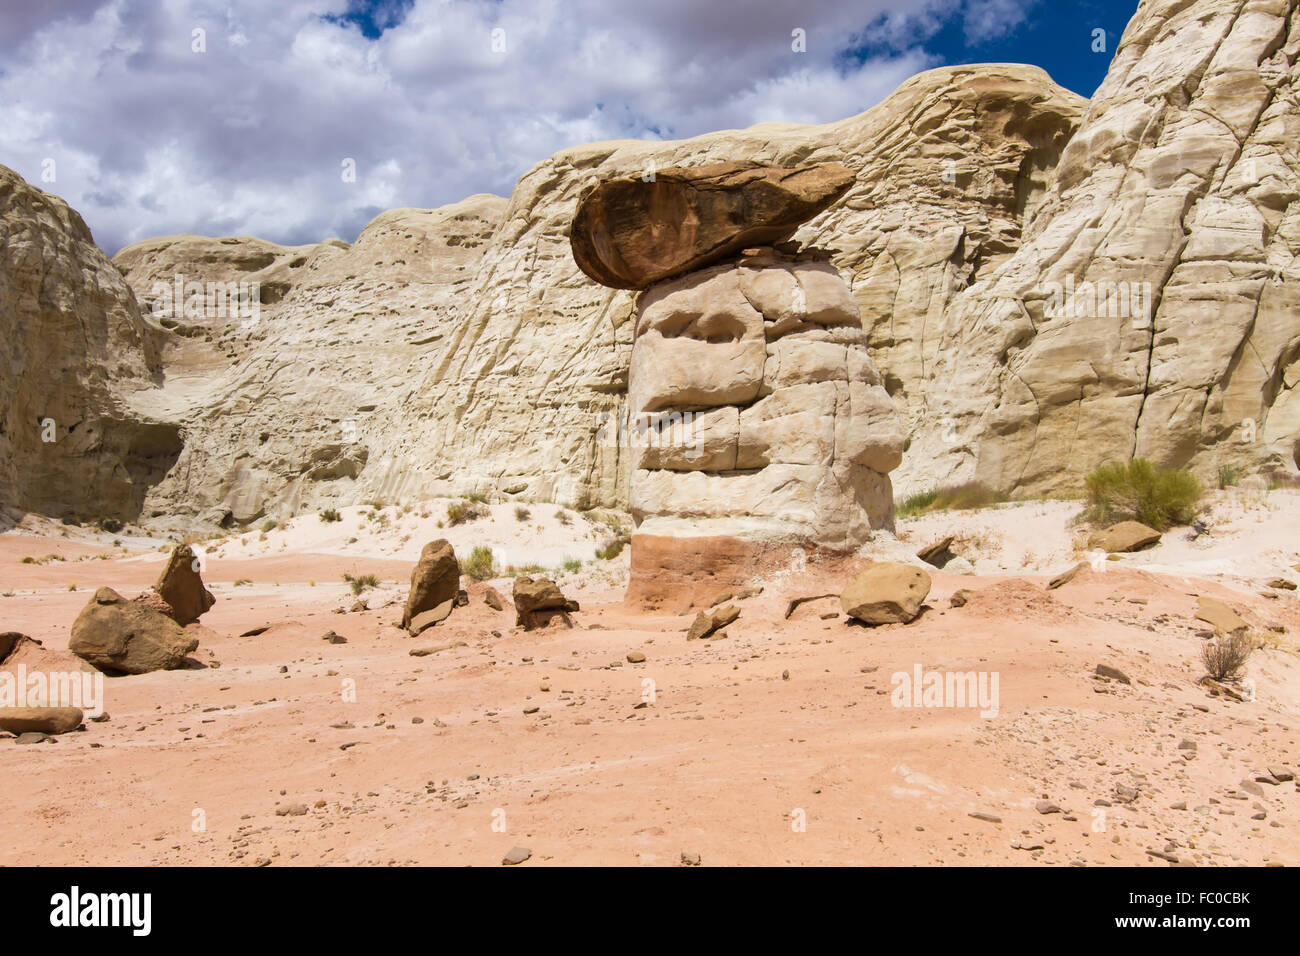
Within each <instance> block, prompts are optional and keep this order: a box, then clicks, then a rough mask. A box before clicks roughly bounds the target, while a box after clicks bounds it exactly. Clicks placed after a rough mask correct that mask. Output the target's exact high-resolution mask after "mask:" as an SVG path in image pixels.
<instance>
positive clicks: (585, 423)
mask: <svg viewBox="0 0 1300 956" xmlns="http://www.w3.org/2000/svg"><path fill="white" fill-rule="evenodd" d="M1085 105H1086V103H1085V101H1084V100H1082V99H1081V98H1079V97H1077V96H1075V95H1074V94H1072V93H1069V92H1068V91H1065V90H1063V89H1061V88H1060V87H1058V86H1056V85H1055V84H1053V83H1052V82H1051V80H1050V79H1049V78H1048V77H1047V74H1045V73H1044V72H1043V71H1042V70H1039V69H1037V68H1035V67H1028V66H1007V65H997V66H979V67H952V68H944V69H940V70H933V71H930V72H927V73H923V74H920V75H919V76H917V77H915V78H913V79H912V80H910V81H908V82H907V83H905V84H904V85H903V86H902V87H900V89H899V90H898V91H897V92H896V93H894V94H893V95H892V96H891V97H889V98H888V99H887V100H885V101H884V102H883V103H881V104H879V105H878V106H875V107H873V108H872V109H870V110H868V111H867V112H865V113H863V114H860V115H859V116H855V117H852V118H850V119H847V120H843V121H841V122H838V123H830V124H826V125H824V126H803V125H797V124H771V123H769V124H762V125H760V126H756V127H753V128H751V129H748V130H728V131H725V132H719V133H711V134H707V135H705V136H700V137H696V138H694V139H690V140H682V141H679V142H641V141H619V142H609V143H595V144H590V145H587V146H579V147H575V148H573V149H569V150H565V151H563V152H561V153H557V154H556V155H555V156H553V157H551V158H550V159H548V160H545V161H544V162H541V163H539V164H538V165H537V166H536V167H534V168H533V169H532V170H530V171H529V172H528V173H527V174H525V175H524V176H523V177H522V178H521V179H520V181H519V183H518V185H517V186H516V188H515V190H514V193H513V194H512V195H511V197H510V198H509V200H505V199H501V198H499V197H488V196H480V197H472V198H471V199H468V200H466V201H465V202H463V203H458V204H456V205H453V206H448V207H443V208H441V209H437V210H433V211H420V210H395V211H393V212H389V213H385V214H383V215H382V216H380V217H378V218H377V219H376V220H375V221H374V222H372V223H371V224H370V225H369V226H367V228H366V229H365V230H364V231H363V232H362V234H361V236H360V237H359V238H358V239H357V241H356V243H354V244H353V245H352V246H350V247H349V246H347V245H346V244H345V243H341V242H338V241H336V240H331V241H330V242H327V243H322V244H320V245H318V246H309V247H300V248H286V247H280V246H273V245H272V244H269V243H263V242H261V241H259V240H254V239H249V238H244V239H225V240H217V239H204V238H201V237H193V236H190V237H168V238H165V239H156V240H148V241H146V242H142V243H137V244H136V245H134V246H130V247H128V248H127V249H124V250H123V251H122V252H120V253H119V254H118V255H117V257H116V258H115V261H116V263H117V264H118V266H119V267H120V268H121V269H122V270H123V272H124V273H125V274H126V276H127V279H128V281H129V282H130V283H131V285H132V287H133V288H134V289H135V290H136V292H137V293H138V294H139V295H140V296H141V299H142V301H143V302H145V303H146V305H147V306H148V305H150V304H151V303H152V302H153V301H155V299H156V296H155V295H154V291H153V290H154V289H155V286H156V285H157V287H158V288H162V287H165V286H167V285H168V284H169V283H171V282H172V281H173V279H174V277H175V275H177V274H183V275H184V276H186V277H187V278H193V279H195V280H204V281H207V280H209V279H211V280H212V281H217V280H221V281H233V280H236V279H241V278H242V279H244V280H254V281H261V283H262V288H266V287H268V286H273V287H274V288H275V290H276V291H275V293H274V294H273V295H272V296H271V297H269V298H275V297H276V296H278V298H275V301H267V302H264V303H263V304H262V306H261V310H260V315H261V318H260V320H259V321H258V322H256V323H252V324H249V323H248V322H247V321H246V320H226V321H218V320H216V319H207V320H194V319H187V318H185V317H183V316H182V317H179V318H175V319H173V318H168V320H167V321H168V322H169V323H171V322H173V321H175V322H177V323H178V327H177V328H176V329H174V330H173V331H171V332H169V333H167V334H168V346H167V351H166V353H165V356H166V361H167V364H168V367H169V368H171V367H174V368H176V369H177V370H178V374H177V376H176V377H175V378H172V379H169V381H168V383H167V387H165V388H164V389H163V390H162V393H160V395H159V396H158V397H159V399H160V402H159V404H158V406H157V407H158V413H159V414H165V415H168V416H171V417H173V418H175V419H177V420H179V421H181V422H183V424H184V428H185V434H186V443H185V450H184V452H183V453H182V456H181V459H180V461H179V463H178V465H177V467H176V468H175V469H173V471H172V472H171V474H169V476H168V478H167V480H166V481H164V482H163V483H162V484H160V485H159V486H158V487H156V488H155V489H154V492H153V493H152V494H151V496H150V507H151V509H152V510H156V511H160V512H166V513H178V514H188V515H192V516H194V517H205V516H215V518H217V519H219V518H222V517H224V518H226V519H227V520H229V521H232V522H235V523H248V522H252V521H254V520H258V519H260V518H262V517H263V516H264V515H271V516H275V517H278V516H281V515H284V514H289V513H291V512H293V511H295V510H301V509H304V508H318V507H324V506H326V505H329V504H338V503H350V502H357V501H363V500H370V499H373V498H376V497H378V498H383V499H384V500H387V501H400V500H403V499H407V498H414V497H419V496H429V495H435V494H453V493H454V494H460V493H469V492H476V491H477V492H484V493H493V492H495V493H506V492H509V493H512V494H517V495H518V496H519V497H521V498H524V499H534V500H552V501H559V502H564V503H568V504H572V505H574V506H576V507H595V506H609V507H626V506H627V504H628V491H629V477H630V473H631V469H630V468H629V461H628V458H629V454H628V449H627V448H626V447H621V446H620V445H619V443H618V442H617V440H615V439H614V438H612V437H611V436H612V435H613V434H614V433H616V431H617V430H616V429H614V428H612V427H610V426H611V425H612V423H613V422H614V421H615V420H616V419H617V417H618V414H619V410H620V409H621V408H625V403H626V399H627V386H628V370H629V365H630V359H631V348H632V337H633V324H632V322H631V321H630V319H631V317H632V313H633V310H634V297H633V295H632V293H630V292H629V291H625V290H617V289H611V288H606V287H604V286H601V285H598V284H597V283H595V282H593V281H592V280H591V279H589V278H588V277H587V276H586V275H584V274H583V273H582V271H581V270H580V269H579V268H578V266H577V264H576V263H575V261H574V259H573V255H572V252H571V248H570V241H569V238H568V237H569V229H570V224H571V223H572V221H573V218H574V216H575V214H576V212H577V208H578V204H579V200H580V199H581V198H582V197H583V196H584V195H586V194H588V193H589V192H590V191H591V190H592V189H593V188H594V187H595V186H596V185H597V184H598V183H600V182H605V181H610V180H615V179H620V178H623V179H626V178H632V179H634V180H637V181H639V179H640V177H641V175H642V174H643V173H645V172H646V171H647V170H648V169H650V168H652V167H653V168H654V169H655V170H656V171H657V173H656V174H657V175H662V171H663V170H664V169H666V168H671V167H678V166H689V167H696V166H705V165H710V164H716V163H722V162H734V161H736V160H737V159H738V158H741V159H743V160H744V161H745V162H746V163H752V164H757V165H762V166H777V167H780V166H786V167H795V166H815V165H818V164H824V163H840V164H842V165H843V166H845V167H846V168H847V169H849V170H850V171H851V172H852V173H853V174H854V181H853V184H852V186H851V187H850V188H849V189H848V191H847V192H845V193H844V194H843V195H842V196H840V197H839V198H838V199H836V200H835V201H834V202H833V203H832V204H831V205H830V207H829V208H827V209H826V210H825V211H823V212H821V213H820V214H818V215H816V216H814V217H813V218H812V219H811V220H809V221H808V222H805V223H804V224H803V225H802V226H800V227H799V229H798V230H797V232H796V234H795V237H794V238H795V240H796V241H797V242H798V243H799V244H800V245H801V246H804V247H810V246H815V247H819V248H824V249H826V250H828V251H829V252H830V255H831V259H830V263H829V265H830V267H832V268H834V269H835V270H836V271H837V272H839V273H840V274H841V275H842V276H843V277H844V278H845V279H846V280H847V281H848V283H849V286H850V288H851V289H852V292H853V297H854V299H855V300H856V301H857V303H858V306H859V309H860V310H861V312H862V315H863V321H864V326H865V328H866V331H867V335H868V345H869V347H870V348H871V350H872V354H873V357H874V358H875V361H876V364H877V365H878V366H879V368H880V370H881V375H882V377H883V386H884V388H885V389H886V391H888V392H890V394H891V396H892V398H893V400H894V403H895V405H896V406H898V408H899V410H900V412H902V413H903V424H904V429H905V430H906V428H907V427H908V426H909V425H910V424H911V421H912V419H913V418H915V417H916V416H917V415H918V414H919V413H920V409H921V399H920V397H919V395H918V394H917V393H915V392H913V391H910V389H911V385H910V384H909V383H913V382H916V381H918V380H919V379H921V378H923V377H924V374H923V373H924V369H925V368H926V366H927V364H928V363H929V362H931V361H933V357H934V353H935V350H936V348H937V339H936V338H935V334H934V331H933V330H934V329H935V328H936V324H937V323H938V322H939V321H940V317H941V316H942V313H943V309H944V307H945V305H946V304H947V302H948V301H949V300H950V299H951V298H952V297H953V296H954V295H955V294H956V293H957V292H958V291H959V290H960V289H961V288H963V287H964V286H965V285H966V284H967V283H968V282H969V278H970V276H971V275H973V274H974V273H976V272H977V271H983V270H987V269H989V268H992V267H993V266H994V265H996V264H998V263H1000V262H1002V261H1003V260H1005V259H1006V258H1007V257H1008V256H1009V255H1010V254H1011V253H1012V252H1013V251H1014V249H1015V247H1016V245H1017V242H1018V239H1019V235H1020V228H1021V222H1022V218H1023V216H1024V215H1025V213H1026V212H1028V211H1031V210H1032V209H1033V208H1034V207H1035V206H1036V204H1037V203H1038V202H1039V201H1041V198H1042V194H1043V192H1044V190H1045V188H1046V183H1047V178H1048V176H1049V174H1050V170H1051V169H1052V167H1053V166H1054V165H1055V163H1056V161H1057V159H1058V157H1059V155H1060V152H1061V150H1062V149H1063V148H1064V145H1065V143H1066V141H1067V140H1068V139H1069V136H1070V134H1071V133H1072V131H1073V129H1074V128H1075V126H1076V124H1077V122H1078V119H1079V117H1080V115H1081V113H1082V112H1083V108H1084V106H1085ZM946 163H951V164H955V165H954V169H955V170H956V172H955V174H954V177H951V179H952V181H951V182H950V181H949V178H950V177H946V176H945V175H943V174H944V171H945V169H946V166H945V164H946ZM360 343H364V346H362V345H361V344H360ZM181 371H183V372H184V374H183V375H182V374H179V373H180V372H181ZM253 395H255V396H256V399H255V400H254V399H253V398H251V397H250V396H253ZM903 467H904V468H906V467H907V465H906V458H905V461H904V466H903Z"/></svg>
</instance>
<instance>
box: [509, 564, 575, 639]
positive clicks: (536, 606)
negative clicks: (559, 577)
mask: <svg viewBox="0 0 1300 956" xmlns="http://www.w3.org/2000/svg"><path fill="white" fill-rule="evenodd" d="M513 596H514V602H515V615H516V617H515V626H516V627H522V628H523V629H524V630H526V631H531V630H532V629H533V628H535V627H546V625H547V624H549V623H550V622H551V619H552V618H555V617H559V618H560V619H561V620H563V621H564V623H565V624H568V625H570V626H572V623H573V622H572V620H571V619H570V617H569V614H570V613H571V612H573V611H576V610H578V602H577V601H571V600H569V599H568V598H566V597H565V596H564V593H563V592H562V591H561V590H560V588H559V585H557V584H556V583H555V582H554V581H552V580H551V579H550V578H536V579H534V578H530V577H528V576H527V575H522V574H521V575H519V576H518V577H516V578H515V582H514V595H513Z"/></svg>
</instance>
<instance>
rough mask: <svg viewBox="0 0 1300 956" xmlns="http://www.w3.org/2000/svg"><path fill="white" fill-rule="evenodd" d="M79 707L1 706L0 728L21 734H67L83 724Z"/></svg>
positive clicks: (16, 734)
mask: <svg viewBox="0 0 1300 956" xmlns="http://www.w3.org/2000/svg"><path fill="white" fill-rule="evenodd" d="M82 719H83V714H82V713H81V708H79V707H0V730H7V731H8V732H9V733H11V734H13V735H14V736H15V737H16V736H18V735H19V734H66V733H69V732H70V731H73V730H76V729H77V728H78V727H80V726H81V721H82Z"/></svg>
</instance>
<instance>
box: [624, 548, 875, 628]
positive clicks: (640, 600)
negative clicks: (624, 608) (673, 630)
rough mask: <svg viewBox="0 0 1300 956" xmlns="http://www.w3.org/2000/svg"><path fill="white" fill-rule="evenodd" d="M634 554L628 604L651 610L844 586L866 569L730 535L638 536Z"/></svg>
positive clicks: (837, 557) (853, 559) (857, 561)
mask: <svg viewBox="0 0 1300 956" xmlns="http://www.w3.org/2000/svg"><path fill="white" fill-rule="evenodd" d="M631 548H632V563H631V576H630V578H629V580H628V587H627V595H626V597H625V598H624V602H625V603H626V604H628V605H634V606H639V607H646V608H657V607H663V608H665V609H677V608H682V609H685V608H688V607H691V606H705V605H707V604H708V603H709V602H710V601H712V600H713V599H714V598H715V597H717V596H718V594H720V593H722V592H725V591H729V590H733V589H739V588H746V587H760V586H761V587H764V588H767V589H772V588H775V589H778V590H785V589H786V587H787V586H788V587H792V588H794V589H796V590H806V589H807V588H808V587H811V586H814V585H815V584H816V583H818V582H828V583H830V584H832V585H843V584H847V583H848V582H849V581H850V580H852V579H853V577H854V575H855V574H856V572H857V571H858V570H859V569H860V568H862V567H863V566H865V564H866V563H867V560H866V559H865V558H861V557H858V556H856V555H848V554H843V553H841V552H836V551H828V550H824V549H820V548H807V547H802V546H800V545H797V544H791V543H789V542H776V541H753V540H749V539H745V538H737V537H732V536H730V535H715V536H711V537H698V538H684V537H680V538H679V537H670V536H663V535H650V534H634V535H632V544H631ZM832 589H835V590H838V587H834V588H832Z"/></svg>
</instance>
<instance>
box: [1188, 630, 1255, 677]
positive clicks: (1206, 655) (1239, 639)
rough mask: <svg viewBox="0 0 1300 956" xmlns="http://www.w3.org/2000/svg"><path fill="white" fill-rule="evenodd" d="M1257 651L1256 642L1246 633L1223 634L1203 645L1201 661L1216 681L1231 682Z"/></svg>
mask: <svg viewBox="0 0 1300 956" xmlns="http://www.w3.org/2000/svg"><path fill="white" fill-rule="evenodd" d="M1254 650H1255V641H1254V639H1253V638H1252V637H1250V635H1249V634H1247V633H1246V632H1245V631H1238V632H1236V633H1234V634H1221V635H1219V636H1218V637H1216V638H1214V640H1212V641H1206V642H1205V643H1204V644H1202V645H1201V661H1202V663H1204V664H1205V669H1206V671H1207V672H1209V675H1210V676H1211V677H1213V678H1214V679H1215V680H1231V679H1232V678H1233V677H1235V676H1236V675H1237V673H1238V672H1239V671H1240V670H1241V668H1242V667H1244V666H1245V664H1246V661H1247V660H1249V659H1250V655H1251V653H1252V652H1253V651H1254Z"/></svg>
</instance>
